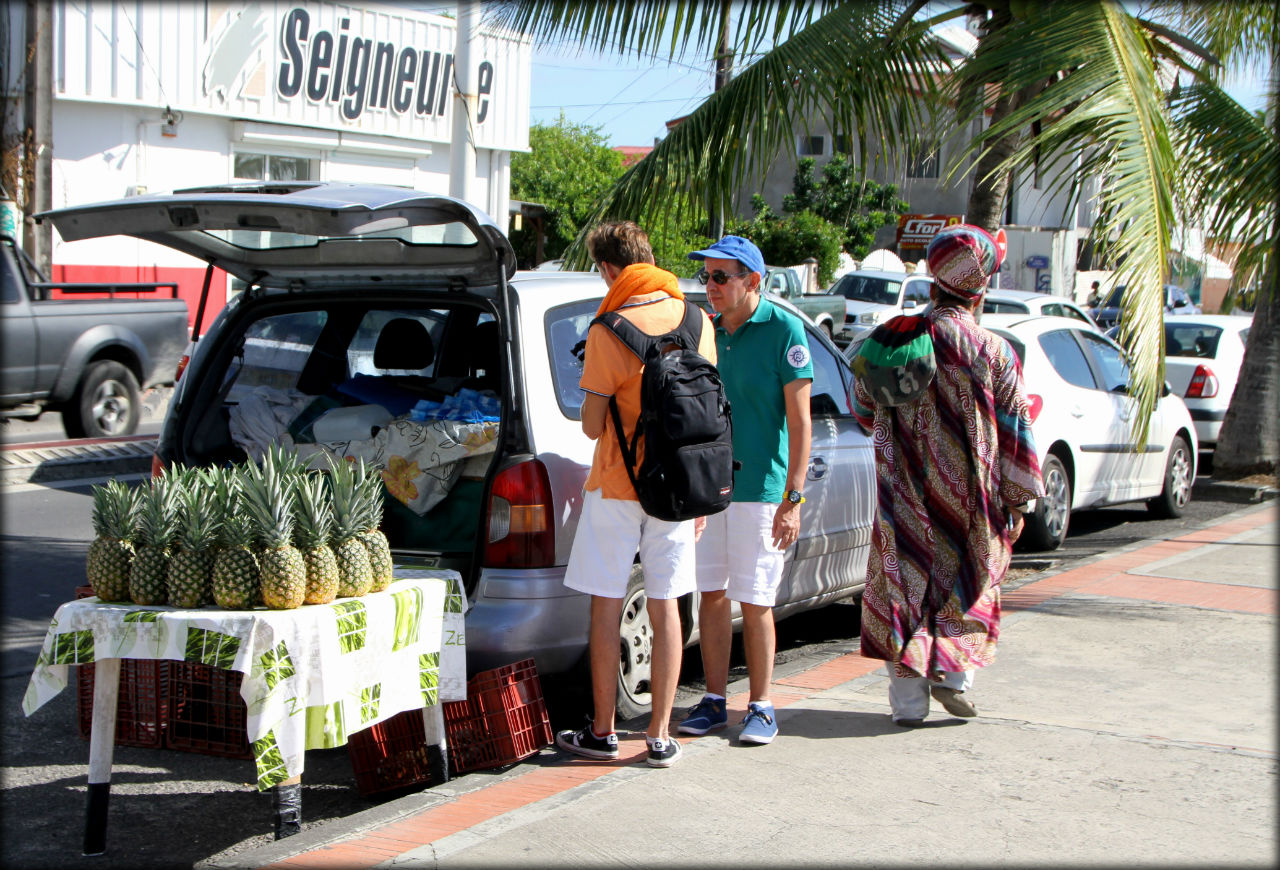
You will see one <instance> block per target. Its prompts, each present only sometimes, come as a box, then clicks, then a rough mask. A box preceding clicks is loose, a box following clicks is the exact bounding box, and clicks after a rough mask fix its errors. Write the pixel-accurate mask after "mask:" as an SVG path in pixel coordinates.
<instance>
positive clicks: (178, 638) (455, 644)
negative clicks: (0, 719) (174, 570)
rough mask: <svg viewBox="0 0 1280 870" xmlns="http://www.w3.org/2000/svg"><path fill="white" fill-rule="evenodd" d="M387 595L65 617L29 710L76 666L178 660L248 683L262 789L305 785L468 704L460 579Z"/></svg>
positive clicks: (67, 609)
mask: <svg viewBox="0 0 1280 870" xmlns="http://www.w3.org/2000/svg"><path fill="white" fill-rule="evenodd" d="M395 573H396V580H395V581H394V582H393V583H392V584H391V586H390V587H389V588H388V589H387V590H385V591H383V592H378V593H374V594H370V595H365V596H363V597H361V598H339V599H338V600H337V601H335V602H333V603H332V604H315V605H304V606H303V607H299V608H297V609H296V610H266V609H264V608H258V609H255V610H221V609H218V608H216V607H212V606H210V607H205V608H201V609H198V610H179V609H177V608H173V607H151V606H143V605H136V604H107V603H103V602H101V601H99V600H98V599H97V598H85V599H81V600H79V601H70V602H67V603H66V604H63V605H62V606H61V607H59V608H58V611H57V613H55V614H54V617H53V621H52V622H51V623H50V625H49V631H48V633H47V634H46V635H45V639H44V646H43V648H42V649H41V651H40V656H39V658H38V659H37V661H36V667H35V670H34V671H33V672H32V674H31V681H30V683H29V684H28V685H27V692H26V695H25V696H24V698H23V700H22V709H23V711H24V712H25V713H26V714H27V715H28V716H30V715H31V714H32V713H34V712H35V711H36V710H38V709H39V708H40V707H41V706H42V705H43V704H44V703H45V702H46V701H48V700H49V699H50V698H52V697H54V696H55V695H57V694H58V693H59V692H60V691H62V689H63V688H65V687H66V685H67V666H68V665H79V664H87V663H89V662H94V661H97V660H99V659H107V658H121V659H173V660H177V661H188V662H200V663H203V664H206V665H211V666H213V667H218V668H224V669H227V670H233V671H239V672H240V673H242V674H244V679H243V681H242V683H241V688H240V694H241V696H242V697H243V698H244V700H245V703H246V705H247V717H246V718H247V723H246V730H247V732H248V738H249V741H250V742H251V743H252V745H253V754H254V758H255V761H256V763H257V769H258V788H259V789H261V790H265V789H268V788H270V787H272V786H274V785H278V784H279V783H281V782H283V781H284V780H286V779H288V778H290V777H293V776H298V775H300V774H301V773H302V770H303V760H304V751H305V750H306V749H321V748H329V747H333V746H341V745H343V744H345V743H346V741H347V736H348V735H349V734H351V733H353V732H355V731H360V730H362V729H364V728H368V727H369V726H370V725H373V724H376V723H378V722H381V721H383V720H385V719H388V718H390V717H392V716H394V715H395V714H397V713H400V712H402V711H405V710H417V709H421V708H423V707H429V706H432V705H434V704H438V703H440V702H442V701H454V700H462V699H464V698H465V697H466V677H467V667H466V640H465V634H464V629H463V614H464V612H465V611H466V608H467V601H466V596H465V595H464V594H463V593H462V584H461V578H460V577H459V575H458V573H457V572H456V571H445V570H430V569H425V568H411V567H403V566H397V567H396V572H395Z"/></svg>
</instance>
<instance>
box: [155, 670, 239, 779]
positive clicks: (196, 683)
mask: <svg viewBox="0 0 1280 870" xmlns="http://www.w3.org/2000/svg"><path fill="white" fill-rule="evenodd" d="M243 679H244V675H243V674H241V673H240V672H239V671H228V670H223V669H222V668H214V667H210V666H209V665H204V664H200V663H199V662H171V663H170V668H169V704H168V708H169V721H168V723H167V726H166V729H165V741H164V742H165V746H167V747H168V748H170V749H178V750H181V751H183V752H199V753H202V754H204V755H219V756H223V757H225V758H253V748H252V747H251V746H250V745H249V737H248V734H247V732H246V730H245V725H246V722H247V720H248V708H247V707H245V703H244V698H242V697H240V682H241V681H242V680H243Z"/></svg>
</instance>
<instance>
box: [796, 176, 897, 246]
mask: <svg viewBox="0 0 1280 870" xmlns="http://www.w3.org/2000/svg"><path fill="white" fill-rule="evenodd" d="M813 167H814V160H813V158H812V157H804V158H801V160H800V163H799V165H798V166H797V167H796V174H795V180H794V181H793V182H792V191H793V192H792V193H789V194H787V195H786V196H784V197H783V198H782V211H783V212H784V213H786V214H797V213H799V212H804V211H810V212H813V213H814V214H816V215H818V216H819V217H822V218H825V219H826V220H828V221H830V222H831V223H833V224H835V225H836V226H837V227H840V228H841V229H843V230H844V240H843V242H842V245H843V247H844V250H845V251H846V252H847V253H848V254H849V255H850V256H851V257H853V258H854V259H855V260H861V259H862V258H863V257H865V256H866V255H867V254H869V253H871V249H872V246H873V245H874V244H875V239H876V230H878V229H880V228H881V227H883V226H885V225H886V224H896V223H897V222H898V218H899V217H900V216H901V215H904V214H906V213H907V212H908V211H910V210H911V206H910V204H909V203H908V202H907V201H906V200H902V199H899V198H898V186H897V185H896V184H877V183H876V182H874V181H871V180H870V179H866V180H859V179H858V178H857V175H856V172H855V169H854V165H853V164H852V163H851V162H849V160H848V158H846V157H845V156H844V155H843V154H837V155H835V156H834V157H832V158H831V161H830V162H828V163H827V165H826V166H824V167H823V168H822V179H821V180H818V179H816V178H815V177H814V172H813Z"/></svg>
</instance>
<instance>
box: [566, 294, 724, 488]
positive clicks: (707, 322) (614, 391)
mask: <svg viewBox="0 0 1280 870" xmlns="http://www.w3.org/2000/svg"><path fill="white" fill-rule="evenodd" d="M684 310H685V309H684V300H682V299H676V298H674V297H672V296H670V295H668V294H667V293H666V292H665V291H662V290H659V291H657V292H654V293H642V294H639V295H637V296H632V297H630V298H629V299H628V300H627V301H626V302H625V303H624V304H623V305H622V307H620V308H619V309H618V313H619V314H621V315H622V316H623V317H625V318H626V319H627V320H629V321H631V322H632V323H634V324H635V325H636V326H637V327H638V328H639V329H640V331H641V332H644V333H647V334H649V335H662V334H664V333H667V332H670V331H671V330H673V329H675V328H676V327H678V326H679V325H680V321H681V320H683V319H684ZM698 353H700V354H702V355H703V356H704V357H706V358H707V359H709V360H711V362H712V363H714V362H715V361H716V335H715V328H714V327H713V326H712V325H711V318H710V317H706V316H704V317H703V318H702V335H701V337H700V338H699V340H698ZM643 371H644V363H642V362H641V361H640V358H639V357H637V356H636V355H635V354H634V353H632V352H631V349H630V348H628V347H627V346H626V345H625V344H623V343H622V340H621V339H620V338H618V337H617V336H616V335H614V334H613V333H612V332H610V331H609V328H608V327H606V326H600V325H596V326H592V327H591V329H590V330H588V332H587V348H586V352H585V354H584V355H583V366H582V380H581V381H580V382H579V385H580V386H581V387H582V389H584V390H586V391H587V392H588V393H595V394H597V395H600V396H616V397H617V399H618V414H619V415H620V416H621V417H622V427H623V430H624V432H623V436H624V437H625V438H626V439H627V443H628V444H630V443H631V438H632V437H633V436H634V435H635V429H636V423H637V422H639V420H640V375H641V373H642V372H643ZM643 458H644V441H643V440H641V443H640V449H639V456H637V458H636V468H637V469H638V468H639V466H640V461H641V460H642V459H643ZM584 488H585V489H588V490H597V489H599V490H601V493H600V494H601V495H602V496H603V497H604V498H625V499H631V500H632V501H635V500H636V491H635V488H634V487H632V486H631V478H629V477H627V468H626V466H625V465H624V464H623V462H622V451H621V450H619V449H618V437H617V435H615V434H614V429H613V415H612V414H606V415H605V421H604V431H603V432H602V433H601V434H600V437H599V438H598V439H596V452H595V456H594V457H593V458H592V460H591V471H590V473H588V474H587V482H586V484H585V486H584Z"/></svg>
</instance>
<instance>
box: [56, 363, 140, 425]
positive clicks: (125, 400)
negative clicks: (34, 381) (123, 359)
mask: <svg viewBox="0 0 1280 870" xmlns="http://www.w3.org/2000/svg"><path fill="white" fill-rule="evenodd" d="M138 415H139V399H138V381H137V379H136V378H134V376H133V372H131V371H129V369H127V368H126V367H125V366H123V365H122V364H120V363H118V362H114V361H113V360H99V361H98V362H95V363H92V364H90V365H89V367H88V368H86V369H85V371H84V374H83V375H82V376H81V378H80V385H79V386H78V387H77V388H76V392H75V395H74V396H72V397H71V401H69V402H67V404H66V405H65V406H64V407H63V408H62V428H63V429H64V430H65V431H66V433H67V436H68V437H70V438H105V437H110V436H113V435H132V434H133V433H134V432H136V431H138Z"/></svg>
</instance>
